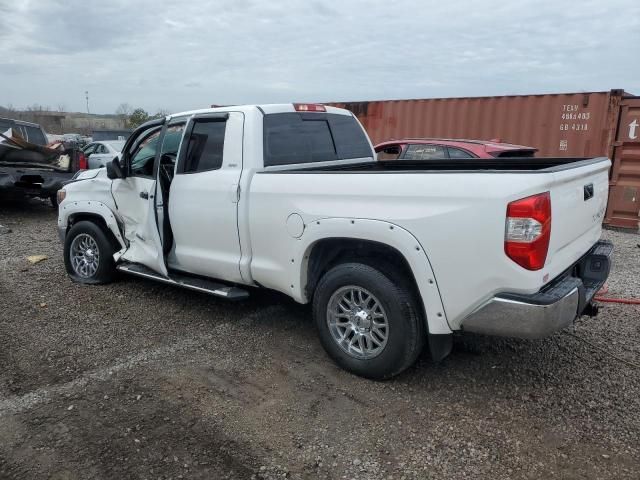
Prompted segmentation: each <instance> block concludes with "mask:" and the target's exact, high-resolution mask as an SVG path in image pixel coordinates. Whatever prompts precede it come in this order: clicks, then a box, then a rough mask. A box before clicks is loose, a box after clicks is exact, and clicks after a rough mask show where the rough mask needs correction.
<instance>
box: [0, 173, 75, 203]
mask: <svg viewBox="0 0 640 480" xmlns="http://www.w3.org/2000/svg"><path fill="white" fill-rule="evenodd" d="M73 175H74V174H73V172H56V171H47V170H36V169H33V170H31V169H26V168H24V169H23V168H0V192H6V193H13V194H22V195H28V196H32V197H50V196H51V195H55V193H56V192H57V191H58V190H60V189H61V188H62V185H63V184H64V183H65V182H68V181H69V180H71V178H72V177H73Z"/></svg>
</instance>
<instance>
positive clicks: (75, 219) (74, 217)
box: [67, 213, 122, 252]
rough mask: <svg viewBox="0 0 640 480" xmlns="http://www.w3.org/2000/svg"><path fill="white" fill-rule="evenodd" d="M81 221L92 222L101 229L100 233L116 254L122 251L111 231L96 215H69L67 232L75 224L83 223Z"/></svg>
mask: <svg viewBox="0 0 640 480" xmlns="http://www.w3.org/2000/svg"><path fill="white" fill-rule="evenodd" d="M83 221H87V222H93V223H95V224H96V225H98V226H99V227H100V228H101V229H102V231H103V232H104V233H105V235H106V236H107V238H108V239H109V241H110V242H111V245H112V246H113V248H114V251H116V252H117V251H118V250H121V249H122V245H120V242H118V239H117V238H116V236H115V235H114V234H113V232H112V231H111V229H110V228H109V227H108V226H107V222H105V220H104V218H102V217H101V216H100V215H98V214H96V213H75V214H72V215H70V216H69V224H68V225H67V230H69V229H70V228H71V227H72V226H73V225H75V224H76V223H78V222H83Z"/></svg>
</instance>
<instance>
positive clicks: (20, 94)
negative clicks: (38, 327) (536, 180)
mask: <svg viewBox="0 0 640 480" xmlns="http://www.w3.org/2000/svg"><path fill="white" fill-rule="evenodd" d="M612 88H624V89H626V90H627V91H628V92H631V93H635V94H639V95H640V0H599V1H592V0H582V1H576V2H565V1H561V0H519V1H515V0H514V1H507V0H504V1H497V0H482V1H480V0H476V1H467V0H446V1H442V0H439V1H427V0H422V1H421V0H413V1H404V0H393V1H391V0H386V1H373V0H372V1H356V0H340V1H335V0H332V1H319V0H299V1H296V0H270V1H269V0H256V1H254V0H189V1H184V2H183V1H172V2H165V1H160V0H130V1H128V0H127V1H124V0H101V1H92V0H0V105H5V106H6V105H8V104H11V105H13V106H14V107H18V108H22V107H26V106H28V105H32V104H42V105H48V106H50V107H52V108H56V107H58V106H64V107H65V108H66V109H67V110H73V111H83V110H85V108H86V107H85V99H84V92H85V90H88V91H89V101H90V109H91V112H92V113H113V112H114V111H115V109H116V108H117V107H118V105H119V104H121V103H123V102H127V103H129V104H131V105H132V106H134V107H138V106H140V107H143V108H144V109H146V110H148V111H149V112H151V113H153V112H155V111H157V110H158V109H165V110H169V111H180V110H186V109H191V108H198V107H205V106H209V105H210V104H212V103H216V104H237V103H274V102H290V101H331V100H336V101H337V100H374V99H392V98H429V97H459V96H480V95H506V94H521V93H550V92H574V91H601V90H609V89H612Z"/></svg>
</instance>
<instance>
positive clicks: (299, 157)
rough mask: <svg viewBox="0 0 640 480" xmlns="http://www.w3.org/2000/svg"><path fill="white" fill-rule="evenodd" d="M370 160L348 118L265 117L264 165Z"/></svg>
mask: <svg viewBox="0 0 640 480" xmlns="http://www.w3.org/2000/svg"><path fill="white" fill-rule="evenodd" d="M364 157H373V152H372V150H371V146H370V145H369V142H368V141H367V137H366V136H365V134H364V132H363V131H362V128H360V126H359V125H358V122H357V121H356V120H355V119H354V118H353V117H351V116H348V115H338V114H330V113H329V114H319V113H275V114H269V115H265V117H264V165H265V166H274V165H291V164H295V163H314V162H326V161H331V160H342V159H349V158H364Z"/></svg>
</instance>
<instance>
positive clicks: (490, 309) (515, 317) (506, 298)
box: [462, 241, 613, 338]
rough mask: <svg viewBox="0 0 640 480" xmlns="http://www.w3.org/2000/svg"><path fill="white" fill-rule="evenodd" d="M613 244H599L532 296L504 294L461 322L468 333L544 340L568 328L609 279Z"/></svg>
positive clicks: (602, 242) (604, 242)
mask: <svg viewBox="0 0 640 480" xmlns="http://www.w3.org/2000/svg"><path fill="white" fill-rule="evenodd" d="M612 252H613V245H612V244H611V243H610V242H606V241H600V242H598V243H596V244H595V245H594V247H593V248H592V249H591V250H589V252H588V253H587V254H586V255H585V256H583V257H582V258H581V259H580V260H579V261H578V262H576V263H575V264H574V265H572V266H571V268H570V269H569V270H567V271H566V272H565V273H564V274H562V275H560V276H559V277H558V278H557V279H555V280H553V281H551V282H550V283H549V284H548V285H546V286H545V287H544V288H543V289H542V290H541V291H540V292H538V293H535V294H532V295H520V294H508V293H505V294H501V295H498V296H496V297H494V298H492V299H491V300H489V301H488V302H487V303H485V304H484V305H482V306H481V307H480V308H478V309H477V310H476V311H474V312H473V313H472V314H471V315H469V316H468V317H467V318H465V319H464V321H463V322H462V329H463V330H464V331H465V332H474V333H481V334H484V335H497V336H504V337H517V338H543V337H547V336H549V335H551V334H552V333H554V332H556V331H558V330H562V329H563V328H566V327H568V326H569V325H571V323H572V322H573V321H574V320H575V319H576V317H577V316H578V315H580V314H581V313H582V312H583V311H584V309H585V308H586V307H587V305H588V304H589V303H590V302H591V300H592V299H593V297H594V295H595V294H596V292H597V291H598V290H600V288H601V287H602V285H603V284H604V282H605V281H606V279H607V277H608V276H609V270H610V268H611V260H610V257H611V253H612Z"/></svg>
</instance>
